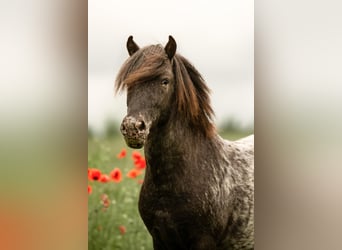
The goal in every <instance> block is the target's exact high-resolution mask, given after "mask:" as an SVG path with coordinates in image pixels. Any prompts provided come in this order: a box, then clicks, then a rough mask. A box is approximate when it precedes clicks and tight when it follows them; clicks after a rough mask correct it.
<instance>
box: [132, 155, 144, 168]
mask: <svg viewBox="0 0 342 250" xmlns="http://www.w3.org/2000/svg"><path fill="white" fill-rule="evenodd" d="M134 166H135V168H136V169H138V170H143V169H145V168H146V161H145V158H144V157H141V158H140V159H138V160H135V161H134Z"/></svg>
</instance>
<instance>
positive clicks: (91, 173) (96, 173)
mask: <svg viewBox="0 0 342 250" xmlns="http://www.w3.org/2000/svg"><path fill="white" fill-rule="evenodd" d="M100 177H101V171H100V170H98V169H96V168H91V169H90V170H88V178H89V180H92V181H97V180H99V179H100Z"/></svg>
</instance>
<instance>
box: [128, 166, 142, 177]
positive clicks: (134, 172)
mask: <svg viewBox="0 0 342 250" xmlns="http://www.w3.org/2000/svg"><path fill="white" fill-rule="evenodd" d="M140 174H141V172H140V171H139V170H137V169H135V168H133V169H131V170H130V171H129V172H128V173H127V177H128V178H132V179H134V178H136V177H137V176H138V175H140Z"/></svg>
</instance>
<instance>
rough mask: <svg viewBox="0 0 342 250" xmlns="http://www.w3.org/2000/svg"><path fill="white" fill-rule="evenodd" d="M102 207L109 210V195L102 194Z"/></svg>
mask: <svg viewBox="0 0 342 250" xmlns="http://www.w3.org/2000/svg"><path fill="white" fill-rule="evenodd" d="M101 200H102V205H103V207H104V208H108V207H109V205H110V200H109V198H108V195H106V194H102V195H101Z"/></svg>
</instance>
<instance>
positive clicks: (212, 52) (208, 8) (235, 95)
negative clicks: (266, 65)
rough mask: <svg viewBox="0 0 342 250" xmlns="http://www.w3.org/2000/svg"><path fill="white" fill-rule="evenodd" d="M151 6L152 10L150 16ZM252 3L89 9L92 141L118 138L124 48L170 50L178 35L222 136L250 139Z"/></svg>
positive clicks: (102, 4)
mask: <svg viewBox="0 0 342 250" xmlns="http://www.w3.org/2000/svg"><path fill="white" fill-rule="evenodd" d="M146 6H149V7H148V8H147V7H146ZM253 8H254V3H253V1H218V2H215V3H211V2H209V1H193V0H192V1H172V3H168V4H164V3H161V2H160V1H157V0H148V1H136V2H134V3H133V4H132V2H130V1H124V2H117V1H90V2H89V12H88V13H89V14H88V38H89V39H88V42H89V44H88V60H89V61H88V74H89V78H88V126H89V135H90V136H106V135H113V133H117V132H118V131H119V130H118V125H119V123H120V122H121V120H122V118H123V117H124V115H125V114H126V102H125V99H126V96H125V93H123V94H121V95H116V96H114V91H113V87H114V81H115V77H116V75H117V72H118V70H119V69H120V67H121V65H122V64H123V62H124V61H125V60H126V59H127V58H128V53H127V50H126V41H127V38H128V36H129V35H133V36H134V40H135V42H136V43H137V44H138V45H139V46H140V47H143V46H147V45H150V44H158V43H160V44H163V45H165V44H166V42H167V40H168V36H169V35H172V36H173V37H174V38H175V39H176V41H177V45H178V49H177V51H178V53H180V54H182V55H183V56H185V57H186V58H187V59H189V60H190V61H191V62H192V63H193V64H194V66H195V67H196V68H197V69H198V71H199V72H200V73H201V74H202V76H203V77H204V79H205V80H206V82H207V84H208V86H209V87H210V89H211V90H212V94H211V100H212V105H213V109H214V111H215V114H216V120H215V123H216V125H217V126H218V128H219V129H220V131H221V132H224V131H233V132H239V133H243V134H246V133H252V131H253V127H254V126H253V122H254V79H253V77H254V72H253V71H254V30H253V25H254V24H253V23H254V20H253V18H254V14H253Z"/></svg>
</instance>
